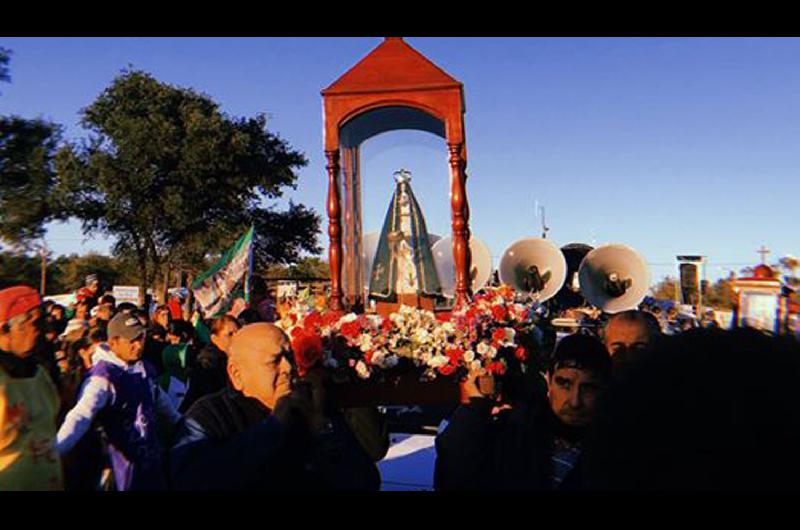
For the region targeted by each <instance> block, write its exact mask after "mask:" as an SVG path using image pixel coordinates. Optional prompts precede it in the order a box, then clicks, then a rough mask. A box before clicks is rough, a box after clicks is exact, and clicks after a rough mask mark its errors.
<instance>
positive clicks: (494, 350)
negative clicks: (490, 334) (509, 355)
mask: <svg viewBox="0 0 800 530" xmlns="http://www.w3.org/2000/svg"><path fill="white" fill-rule="evenodd" d="M495 355H497V348H495V347H494V346H489V351H488V352H486V356H487V357H488V358H490V359H494V357H495Z"/></svg>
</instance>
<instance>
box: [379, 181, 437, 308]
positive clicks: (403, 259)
mask: <svg viewBox="0 0 800 530" xmlns="http://www.w3.org/2000/svg"><path fill="white" fill-rule="evenodd" d="M395 180H396V181H397V186H396V187H395V191H394V195H393V196H392V201H391V203H389V210H388V211H387V212H386V219H385V220H384V222H383V229H382V230H381V236H380V240H379V242H378V249H377V252H376V254H375V261H374V263H373V265H372V276H371V278H370V282H369V297H370V298H374V299H377V300H380V301H384V302H396V301H397V294H417V295H419V296H425V297H430V298H434V297H437V296H441V294H442V288H441V285H440V284H439V277H438V276H437V274H436V267H435V266H434V262H433V254H432V253H431V247H430V242H429V241H428V229H427V227H426V226H425V218H424V217H423V215H422V210H420V207H419V204H418V203H417V199H416V198H415V197H414V192H412V191H411V184H410V183H409V180H410V176H409V174H408V173H407V172H405V171H400V172H398V173H395Z"/></svg>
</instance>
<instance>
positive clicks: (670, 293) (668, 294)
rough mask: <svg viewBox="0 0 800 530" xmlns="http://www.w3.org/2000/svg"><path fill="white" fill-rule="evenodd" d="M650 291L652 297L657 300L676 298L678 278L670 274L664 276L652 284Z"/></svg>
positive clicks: (677, 294) (677, 295)
mask: <svg viewBox="0 0 800 530" xmlns="http://www.w3.org/2000/svg"><path fill="white" fill-rule="evenodd" d="M650 291H651V292H652V293H653V298H656V299H658V300H677V299H678V298H679V293H678V280H677V279H675V278H673V277H671V276H665V277H664V278H662V280H661V281H660V282H658V283H657V284H655V285H653V286H652V287H651V288H650Z"/></svg>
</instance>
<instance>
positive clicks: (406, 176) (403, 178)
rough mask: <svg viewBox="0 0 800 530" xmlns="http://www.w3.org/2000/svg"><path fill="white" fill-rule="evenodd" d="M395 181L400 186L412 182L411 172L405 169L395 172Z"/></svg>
mask: <svg viewBox="0 0 800 530" xmlns="http://www.w3.org/2000/svg"><path fill="white" fill-rule="evenodd" d="M394 181H395V182H397V183H398V184H402V183H403V182H410V181H411V172H410V171H408V170H405V169H401V170H399V171H395V172H394Z"/></svg>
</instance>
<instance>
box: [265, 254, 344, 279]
mask: <svg viewBox="0 0 800 530" xmlns="http://www.w3.org/2000/svg"><path fill="white" fill-rule="evenodd" d="M264 276H265V277H266V278H282V279H287V280H311V279H319V278H329V277H330V269H329V267H328V262H327V261H322V260H321V259H320V258H317V257H313V256H309V257H305V258H302V259H300V260H298V261H297V262H296V263H294V264H292V265H289V266H286V265H280V264H274V265H272V266H270V267H269V268H268V270H267V273H266V274H265V275H264Z"/></svg>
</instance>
